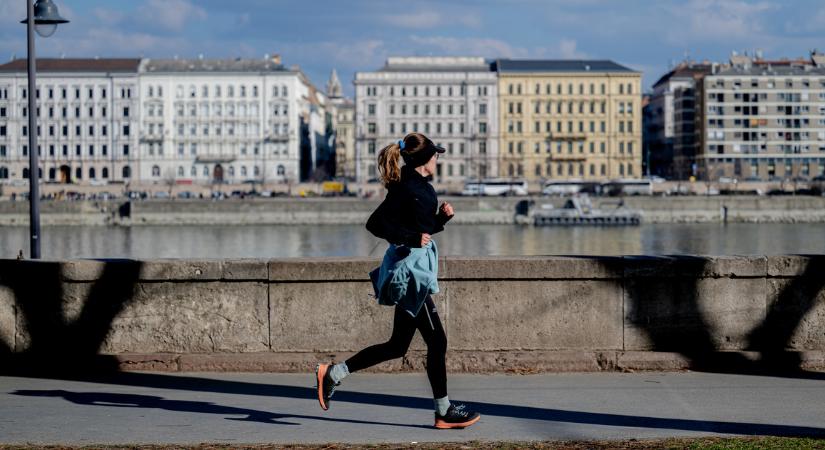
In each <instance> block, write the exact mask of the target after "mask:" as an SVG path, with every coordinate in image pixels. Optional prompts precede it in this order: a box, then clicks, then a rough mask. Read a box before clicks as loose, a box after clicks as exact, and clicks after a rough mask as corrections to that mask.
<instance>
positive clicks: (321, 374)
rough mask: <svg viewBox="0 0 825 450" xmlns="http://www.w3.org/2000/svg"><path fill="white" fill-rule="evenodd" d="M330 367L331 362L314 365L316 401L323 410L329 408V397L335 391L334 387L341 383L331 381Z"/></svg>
mask: <svg viewBox="0 0 825 450" xmlns="http://www.w3.org/2000/svg"><path fill="white" fill-rule="evenodd" d="M331 367H332V364H318V366H317V367H315V381H316V383H317V385H316V387H317V388H318V403H320V404H321V408H323V410H324V411H326V410H328V409H329V399H330V397H332V394H333V393H335V388H336V387H338V386H340V385H341V383H336V382H334V381H332V377H330V376H329V369H330V368H331Z"/></svg>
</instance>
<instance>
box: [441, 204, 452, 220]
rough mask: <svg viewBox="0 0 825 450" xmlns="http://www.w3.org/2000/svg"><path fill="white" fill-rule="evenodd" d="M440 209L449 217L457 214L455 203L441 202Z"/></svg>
mask: <svg viewBox="0 0 825 450" xmlns="http://www.w3.org/2000/svg"><path fill="white" fill-rule="evenodd" d="M440 211H441V213H442V214H444V215H445V216H447V217H453V216H454V215H455V211H453V205H451V204H449V203H447V202H444V203H442V204H441V208H440Z"/></svg>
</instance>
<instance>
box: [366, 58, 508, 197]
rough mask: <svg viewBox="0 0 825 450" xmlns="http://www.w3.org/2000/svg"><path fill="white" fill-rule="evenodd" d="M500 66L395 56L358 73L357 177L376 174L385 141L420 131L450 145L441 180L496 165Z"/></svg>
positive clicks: (481, 173)
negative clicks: (498, 73) (377, 66)
mask: <svg viewBox="0 0 825 450" xmlns="http://www.w3.org/2000/svg"><path fill="white" fill-rule="evenodd" d="M497 105H498V95H497V78H496V73H495V72H493V71H491V68H490V64H489V63H487V62H486V61H485V60H484V58H476V57H391V58H389V59H388V60H387V63H386V65H385V66H384V67H383V68H381V69H380V70H378V71H375V72H358V73H356V75H355V116H356V118H355V129H356V131H355V133H356V137H355V159H356V169H355V170H356V177H357V179H358V180H359V181H363V180H368V179H371V178H375V177H377V175H378V172H377V168H376V164H377V161H376V157H377V154H378V151H380V150H381V148H383V147H384V146H386V145H388V144H390V143H392V142H394V141H397V140H399V139H401V138H403V137H404V135H406V134H407V133H409V132H413V131H418V132H421V133H424V134H425V135H427V136H428V137H430V138H431V139H432V140H433V141H434V142H436V143H438V144H440V145H442V146H443V147H444V148H446V149H447V153H446V154H444V155H442V157H441V159H440V160H439V165H438V175H437V176H436V179H437V180H438V181H461V180H463V179H465V178H467V177H485V176H489V175H494V174H496V173H498V106H497Z"/></svg>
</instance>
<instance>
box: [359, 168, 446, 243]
mask: <svg viewBox="0 0 825 450" xmlns="http://www.w3.org/2000/svg"><path fill="white" fill-rule="evenodd" d="M450 219H451V217H447V216H446V215H445V214H443V213H441V212H439V211H438V197H437V196H436V195H435V189H433V187H432V185H431V184H430V183H429V182H428V181H427V179H426V178H424V177H422V176H421V174H419V173H418V172H416V171H415V170H414V169H412V168H411V167H409V166H404V167H402V168H401V181H398V182H394V183H390V185H389V186H387V196H386V197H385V198H384V201H383V202H381V204H380V205H379V206H378V209H376V210H375V211H374V212H373V213H372V215H371V216H370V218H369V220H367V230H369V231H370V233H372V234H374V235H375V236H376V237H379V238H381V239H386V240H387V241H388V242H389V243H391V244H399V245H406V246H408V247H421V234H422V233H427V234H435V233H438V232H439V231H442V230H443V229H444V224H446V223H447V221H449V220H450Z"/></svg>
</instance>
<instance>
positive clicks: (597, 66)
mask: <svg viewBox="0 0 825 450" xmlns="http://www.w3.org/2000/svg"><path fill="white" fill-rule="evenodd" d="M494 66H495V68H496V70H498V72H499V73H501V72H627V73H633V72H636V71H635V70H633V69H630V68H628V67H625V66H622V65H621V64H617V63H615V62H613V61H610V60H586V59H584V60H582V59H499V60H496V62H495V63H494Z"/></svg>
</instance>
